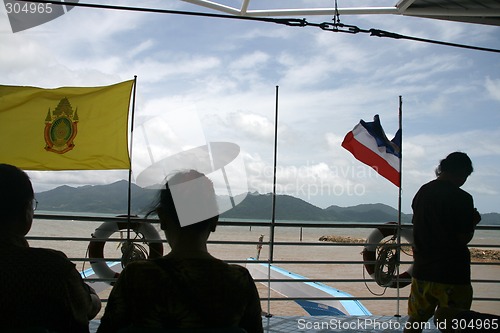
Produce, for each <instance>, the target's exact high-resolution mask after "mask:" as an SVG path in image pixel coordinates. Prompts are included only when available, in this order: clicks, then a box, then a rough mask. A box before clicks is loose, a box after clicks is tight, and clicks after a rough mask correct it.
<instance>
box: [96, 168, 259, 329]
mask: <svg viewBox="0 0 500 333" xmlns="http://www.w3.org/2000/svg"><path fill="white" fill-rule="evenodd" d="M155 211H156V212H157V214H158V216H159V218H160V223H161V228H162V229H163V230H164V231H165V235H166V238H167V240H168V243H169V245H170V247H171V252H170V253H168V254H167V255H166V256H164V257H162V258H159V259H153V260H145V261H135V262H132V263H130V264H129V265H128V266H126V267H125V269H124V270H123V271H122V273H121V274H120V276H119V278H118V280H117V281H116V284H115V285H114V287H113V290H112V291H111V294H110V296H109V301H108V304H107V306H106V310H105V313H104V316H103V317H102V319H101V324H100V326H99V328H98V332H99V333H105V332H117V331H118V330H120V329H121V328H124V327H135V328H141V327H143V328H144V327H148V328H149V327H154V328H187V329H193V328H227V327H240V328H243V329H245V330H247V331H248V332H252V333H253V332H256V333H258V332H262V331H263V328H262V317H261V306H260V300H259V295H258V292H257V288H256V287H255V283H254V282H253V279H252V277H251V275H250V273H249V272H248V270H247V269H246V268H244V267H242V266H238V265H228V264H226V263H224V262H223V261H221V260H219V259H217V258H215V257H213V256H212V255H210V253H209V252H208V250H207V240H208V237H209V235H210V233H211V232H213V231H215V228H216V224H217V221H218V208H217V202H216V196H215V192H214V188H213V184H212V182H211V181H210V180H209V179H208V178H207V177H206V176H204V175H203V174H201V173H199V172H197V171H194V170H190V171H186V172H180V173H176V174H175V175H173V176H172V177H171V178H170V179H168V181H167V183H166V186H165V188H164V189H163V190H161V192H160V200H159V203H158V205H157V207H156V208H155Z"/></svg>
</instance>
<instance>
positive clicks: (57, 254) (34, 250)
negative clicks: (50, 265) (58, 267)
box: [28, 247, 70, 262]
mask: <svg viewBox="0 0 500 333" xmlns="http://www.w3.org/2000/svg"><path fill="white" fill-rule="evenodd" d="M28 251H29V252H30V253H31V254H32V255H34V256H36V257H46V258H49V259H52V260H54V261H60V262H70V261H69V259H68V256H67V255H66V254H65V253H64V252H62V251H59V250H54V249H48V248H43V247H29V248H28Z"/></svg>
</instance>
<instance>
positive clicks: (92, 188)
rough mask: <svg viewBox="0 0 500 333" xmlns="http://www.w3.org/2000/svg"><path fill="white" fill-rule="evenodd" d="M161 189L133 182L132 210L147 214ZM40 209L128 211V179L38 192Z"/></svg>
mask: <svg viewBox="0 0 500 333" xmlns="http://www.w3.org/2000/svg"><path fill="white" fill-rule="evenodd" d="M156 195H157V191H154V190H150V189H143V188H141V187H139V186H137V185H135V184H132V186H131V198H132V200H131V213H132V214H145V213H146V212H147V210H148V208H150V207H151V206H152V205H153V203H154V200H155V198H156ZM35 196H36V199H37V200H38V209H39V210H43V211H61V212H85V213H88V212H92V213H108V214H126V213H127V197H128V182H127V181H125V180H121V181H118V182H116V183H113V184H109V185H86V186H81V187H76V188H75V187H70V186H66V185H64V186H60V187H57V188H55V189H52V190H50V191H46V192H40V193H37V194H36V195H35Z"/></svg>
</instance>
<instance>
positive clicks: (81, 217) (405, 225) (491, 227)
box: [34, 213, 500, 230]
mask: <svg viewBox="0 0 500 333" xmlns="http://www.w3.org/2000/svg"><path fill="white" fill-rule="evenodd" d="M34 217H35V218H36V219H46V220H65V221H96V222H108V221H114V222H120V221H127V217H126V216H113V217H110V216H86V215H59V214H36V213H35V216H34ZM130 222H131V223H140V222H149V223H159V220H158V219H157V218H148V219H146V218H141V217H133V218H132V219H131V221H130ZM218 224H219V225H221V226H250V227H253V226H265V227H269V226H271V225H273V226H274V227H293V228H332V227H335V228H342V229H343V228H364V229H366V228H370V229H375V228H391V227H397V224H394V225H387V224H386V223H371V222H352V223H351V222H349V223H339V222H336V221H324V222H323V221H322V222H321V223H316V222H311V223H300V222H290V221H284V222H282V221H280V220H278V221H275V223H274V224H273V223H272V222H271V221H259V222H257V221H255V222H254V221H252V222H248V221H234V220H230V219H223V218H222V219H220V220H219V222H218ZM412 227H413V225H412V224H409V223H403V224H401V229H411V228H412ZM481 229H487V230H500V226H498V225H481V224H478V225H477V226H476V230H481Z"/></svg>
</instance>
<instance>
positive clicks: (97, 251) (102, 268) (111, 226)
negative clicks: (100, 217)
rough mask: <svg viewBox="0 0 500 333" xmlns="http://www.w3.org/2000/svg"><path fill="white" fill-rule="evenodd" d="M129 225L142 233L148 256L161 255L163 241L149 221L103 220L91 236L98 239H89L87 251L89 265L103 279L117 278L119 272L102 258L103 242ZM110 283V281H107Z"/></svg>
mask: <svg viewBox="0 0 500 333" xmlns="http://www.w3.org/2000/svg"><path fill="white" fill-rule="evenodd" d="M129 227H131V230H133V231H134V232H135V233H138V234H142V235H143V236H144V241H147V243H148V246H149V254H148V258H159V257H161V256H163V243H162V240H161V237H160V235H159V234H158V232H157V231H156V229H155V228H154V227H153V225H152V224H151V223H147V222H139V223H137V222H133V223H132V224H131V225H130V224H129V223H127V222H104V223H103V224H101V225H100V226H99V227H98V228H97V229H95V231H94V233H93V234H92V238H97V239H98V240H93V241H90V243H89V247H88V253H89V258H90V265H91V266H92V269H93V270H94V272H95V274H96V275H97V276H99V277H101V278H103V279H113V278H118V276H119V275H120V273H117V272H115V271H113V270H112V269H111V268H110V267H109V266H108V265H107V264H106V262H105V261H104V260H93V259H104V244H106V239H108V238H109V237H110V236H111V235H112V234H113V233H115V232H118V231H120V230H127V229H128V228H129ZM107 283H109V284H112V283H111V282H107Z"/></svg>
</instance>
